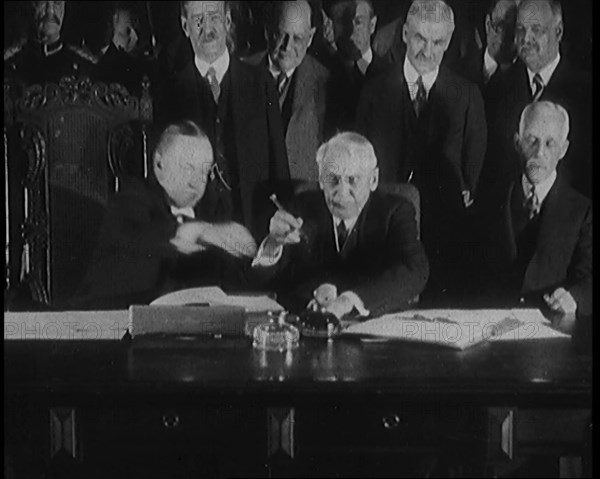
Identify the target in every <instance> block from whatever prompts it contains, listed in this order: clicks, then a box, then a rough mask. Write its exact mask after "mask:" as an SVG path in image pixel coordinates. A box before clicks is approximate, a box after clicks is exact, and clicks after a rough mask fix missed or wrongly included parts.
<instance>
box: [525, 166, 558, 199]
mask: <svg viewBox="0 0 600 479" xmlns="http://www.w3.org/2000/svg"><path fill="white" fill-rule="evenodd" d="M556 177H557V174H556V170H554V171H553V172H552V174H551V175H550V176H549V177H548V178H546V179H545V180H544V181H542V182H541V183H540V184H538V185H535V194H536V195H537V197H538V200H539V202H540V206H541V205H542V204H543V203H544V200H545V199H546V196H548V193H550V190H551V189H552V187H553V186H554V182H555V181H556ZM521 185H522V187H523V193H524V195H525V198H527V197H528V196H529V194H530V191H531V187H532V186H533V185H532V184H531V183H530V182H529V180H528V179H527V177H526V176H525V175H523V176H522V177H521Z"/></svg>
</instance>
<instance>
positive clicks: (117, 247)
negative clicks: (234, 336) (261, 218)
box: [73, 121, 256, 309]
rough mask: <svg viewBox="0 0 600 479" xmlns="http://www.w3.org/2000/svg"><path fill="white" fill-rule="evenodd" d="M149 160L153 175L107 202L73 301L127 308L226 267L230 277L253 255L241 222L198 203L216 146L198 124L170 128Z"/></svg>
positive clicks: (216, 278) (214, 278)
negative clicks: (222, 219)
mask: <svg viewBox="0 0 600 479" xmlns="http://www.w3.org/2000/svg"><path fill="white" fill-rule="evenodd" d="M153 161H154V177H151V178H149V179H148V180H146V181H145V182H141V181H139V180H131V181H130V182H129V183H126V184H124V185H123V188H122V189H121V191H119V192H118V193H117V194H116V195H115V196H114V197H113V199H112V201H111V202H110V203H109V205H108V208H107V211H106V216H105V220H104V224H103V227H102V230H101V232H100V238H99V241H98V245H97V249H96V252H95V255H94V257H93V259H92V263H91V266H90V268H89V270H88V274H87V276H86V279H85V281H84V284H83V286H82V288H81V289H80V291H79V293H78V294H77V295H76V299H75V300H74V301H73V303H74V305H75V306H77V307H81V308H89V307H92V308H104V309H112V308H127V307H128V306H129V305H131V304H144V303H148V302H150V301H152V300H153V299H155V298H157V297H158V296H160V295H161V294H164V293H167V292H169V291H173V290H178V289H183V288H188V287H194V286H201V285H208V284H210V285H216V284H220V283H221V280H224V278H225V276H226V273H225V271H227V272H231V273H232V275H234V276H235V271H236V270H237V267H238V266H241V265H240V263H242V261H240V259H241V258H243V257H244V256H249V257H253V256H254V255H255V253H256V244H255V242H254V239H253V238H252V235H251V234H250V232H249V231H248V230H247V229H246V228H245V227H244V226H242V225H240V224H237V223H233V222H222V223H216V222H214V215H211V213H210V212H206V211H203V209H202V208H201V201H200V200H201V199H202V197H203V195H204V192H205V188H206V182H207V178H208V176H209V174H210V173H211V171H212V166H213V150H212V147H211V145H210V142H209V140H208V137H207V136H206V135H205V134H204V132H203V131H202V130H201V129H200V128H199V127H198V126H197V125H196V124H195V123H193V122H191V121H184V122H181V123H177V124H173V125H170V126H168V127H167V128H166V129H165V130H164V132H163V133H162V135H161V137H160V139H159V141H158V146H157V148H156V151H155V153H154V159H153ZM240 271H241V268H240Z"/></svg>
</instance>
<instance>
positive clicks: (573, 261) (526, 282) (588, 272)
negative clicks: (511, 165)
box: [490, 175, 592, 314]
mask: <svg viewBox="0 0 600 479" xmlns="http://www.w3.org/2000/svg"><path fill="white" fill-rule="evenodd" d="M517 188H521V183H520V181H519V182H515V183H513V184H511V185H510V186H509V190H508V195H507V197H506V200H505V205H504V208H503V209H502V212H501V214H500V215H498V217H497V221H496V223H495V227H494V228H493V229H492V230H491V232H492V236H491V238H490V241H491V245H492V249H491V250H490V254H491V256H492V258H493V260H492V261H491V264H492V265H493V270H494V273H493V274H494V275H495V278H496V281H495V284H494V286H497V287H499V288H500V291H502V294H506V295H507V296H509V297H510V296H511V295H512V300H513V301H514V302H516V300H517V299H518V296H517V295H521V296H526V297H528V298H530V299H532V300H533V301H534V302H539V303H542V296H543V295H544V294H545V293H552V292H553V291H554V290H555V289H556V288H558V287H563V288H565V289H566V290H567V291H569V292H570V293H571V294H572V296H573V298H574V299H575V301H576V302H577V305H578V311H579V312H580V313H582V314H591V312H592V206H591V204H590V201H589V200H588V199H587V198H585V197H584V196H583V195H581V194H580V193H578V192H577V191H575V190H574V189H572V188H571V187H570V186H568V185H567V184H566V182H565V181H564V180H563V179H561V177H560V175H559V177H558V178H557V180H556V182H555V184H554V186H553V187H552V189H551V190H550V192H549V193H548V196H547V197H546V200H545V201H544V203H543V205H542V210H541V211H540V217H539V219H540V229H539V234H538V238H537V243H536V247H535V253H534V255H533V257H532V259H531V261H530V262H529V263H528V264H527V267H526V269H525V275H524V277H523V281H522V283H521V284H507V281H510V280H509V279H508V278H514V276H513V275H512V272H513V268H514V267H515V259H516V255H517V247H516V239H515V234H514V226H513V214H512V212H511V208H510V205H511V203H512V200H513V195H516V194H517V192H516V189H517Z"/></svg>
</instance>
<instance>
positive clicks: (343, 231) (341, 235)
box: [337, 220, 348, 251]
mask: <svg viewBox="0 0 600 479" xmlns="http://www.w3.org/2000/svg"><path fill="white" fill-rule="evenodd" d="M337 236H338V246H339V250H340V251H342V249H343V248H344V244H345V243H346V240H347V239H348V228H347V227H346V223H345V222H344V221H343V220H342V221H340V222H339V224H338V225H337Z"/></svg>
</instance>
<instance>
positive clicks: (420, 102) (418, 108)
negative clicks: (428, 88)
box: [413, 76, 427, 118]
mask: <svg viewBox="0 0 600 479" xmlns="http://www.w3.org/2000/svg"><path fill="white" fill-rule="evenodd" d="M425 103H427V92H425V85H424V84H423V77H421V76H420V77H419V78H418V79H417V96H415V99H414V100H413V107H414V109H415V114H416V115H417V118H419V116H420V115H421V112H422V111H423V107H424V106H425Z"/></svg>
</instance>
